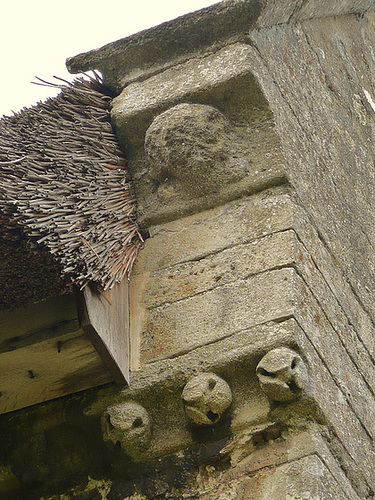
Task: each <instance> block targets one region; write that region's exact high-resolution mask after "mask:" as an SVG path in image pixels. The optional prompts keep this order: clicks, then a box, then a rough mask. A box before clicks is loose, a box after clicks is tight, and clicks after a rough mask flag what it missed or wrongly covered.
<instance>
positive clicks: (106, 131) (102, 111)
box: [0, 78, 142, 307]
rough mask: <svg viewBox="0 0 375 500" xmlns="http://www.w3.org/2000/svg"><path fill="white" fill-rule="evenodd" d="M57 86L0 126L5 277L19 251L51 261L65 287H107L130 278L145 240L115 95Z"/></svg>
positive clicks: (89, 85) (80, 83)
mask: <svg viewBox="0 0 375 500" xmlns="http://www.w3.org/2000/svg"><path fill="white" fill-rule="evenodd" d="M59 87H60V88H61V92H60V94H59V95H58V96H57V97H56V98H52V99H48V100H47V101H46V102H44V103H39V104H38V105H36V106H33V107H31V108H27V109H24V110H22V111H21V112H20V113H17V114H15V115H14V116H11V117H4V118H3V119H2V120H0V210H1V214H2V215H1V221H0V222H1V226H2V230H1V236H0V239H1V241H2V246H3V247H4V242H5V246H6V248H8V252H7V253H8V254H10V255H7V256H6V258H5V259H4V256H3V257H2V258H3V264H2V265H1V264H0V278H1V279H2V280H8V281H9V273H11V271H12V270H11V267H12V254H14V252H15V249H16V248H17V249H18V251H19V249H20V248H21V247H22V248H24V250H23V251H22V252H21V253H22V255H23V256H25V254H26V251H28V252H29V254H30V255H34V256H35V255H37V256H38V257H37V261H36V262H38V259H39V261H41V262H44V261H46V259H47V260H48V259H49V267H48V269H49V270H50V271H51V269H52V268H53V267H55V269H54V270H53V271H52V272H53V273H54V274H55V278H56V276H58V275H60V274H61V273H62V274H63V275H64V276H65V278H64V277H62V278H61V276H60V280H61V282H60V285H59V286H60V287H61V286H65V284H66V282H67V280H66V277H67V276H68V277H69V280H71V281H72V282H74V283H77V284H78V285H80V286H81V287H83V286H85V284H86V283H87V282H89V281H93V282H96V283H97V284H98V285H100V286H101V287H102V288H104V289H108V288H110V287H111V286H113V284H114V283H115V282H119V281H121V280H122V279H123V278H124V277H125V276H126V275H127V274H128V273H129V272H130V270H131V267H132V265H133V262H134V260H135V257H136V253H137V249H138V247H139V246H140V244H141V241H142V238H141V236H140V234H139V232H138V227H137V223H136V206H135V199H134V195H133V192H132V188H131V184H130V182H129V177H128V174H127V171H126V159H125V158H124V156H123V153H122V151H121V150H120V149H119V146H118V144H117V141H116V137H115V135H114V133H113V131H112V128H111V124H110V119H109V105H110V101H111V96H110V95H108V91H107V90H106V89H105V87H104V86H103V85H102V83H101V81H100V80H99V79H97V78H94V79H93V78H90V79H78V80H76V81H75V82H74V83H73V84H71V85H70V84H63V85H61V86H60V85H59ZM17 241H18V243H15V242H17ZM7 245H8V246H7ZM30 252H31V253H30ZM30 255H29V256H28V257H27V259H29V258H31V257H30ZM51 256H52V257H53V258H52V259H51V258H50V257H51ZM14 260H15V259H14ZM58 270H60V271H61V273H59V272H58ZM40 271H41V272H43V270H40ZM13 274H14V273H13ZM12 279H13V280H14V279H15V277H14V276H13V278H12ZM0 307H1V304H0Z"/></svg>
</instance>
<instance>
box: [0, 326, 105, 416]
mask: <svg viewBox="0 0 375 500" xmlns="http://www.w3.org/2000/svg"><path fill="white" fill-rule="evenodd" d="M111 380H112V378H111V375H110V373H109V371H108V369H107V367H106V366H105V365H104V364H103V362H102V360H101V359H100V357H99V355H98V353H97V352H96V351H95V349H94V347H93V345H92V344H91V342H90V341H89V340H88V339H87V338H86V336H85V334H84V333H83V331H82V330H78V331H77V332H72V333H67V334H65V335H60V336H57V337H53V338H49V339H47V340H44V341H43V342H37V343H34V344H31V345H28V346H25V347H21V348H19V349H15V350H12V351H8V352H4V353H1V354H0V413H7V412H10V411H14V410H18V409H20V408H24V407H26V406H30V405H33V404H36V403H42V402H43V401H48V400H50V399H54V398H57V397H60V396H65V395H67V394H72V393H74V392H78V391H82V390H84V389H89V388H91V387H95V386H98V385H102V384H105V383H107V382H110V381H111Z"/></svg>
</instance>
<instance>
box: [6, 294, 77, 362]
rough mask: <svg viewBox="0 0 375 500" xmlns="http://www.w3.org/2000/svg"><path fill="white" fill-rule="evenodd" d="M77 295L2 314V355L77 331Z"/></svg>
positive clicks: (62, 296) (49, 300) (63, 296)
mask: <svg viewBox="0 0 375 500" xmlns="http://www.w3.org/2000/svg"><path fill="white" fill-rule="evenodd" d="M78 328H79V322H78V313H77V307H76V301H75V297H74V294H72V293H71V294H66V295H60V296H59V297H53V298H51V299H48V300H43V301H41V302H37V303H36V304H31V305H30V306H28V307H21V308H19V309H15V310H13V311H4V312H1V313H0V353H1V352H6V351H10V350H14V349H17V348H19V347H24V346H26V345H30V344H35V343H37V342H41V341H43V340H46V339H48V338H51V337H56V336H58V335H63V334H65V333H70V332H74V331H76V330H78Z"/></svg>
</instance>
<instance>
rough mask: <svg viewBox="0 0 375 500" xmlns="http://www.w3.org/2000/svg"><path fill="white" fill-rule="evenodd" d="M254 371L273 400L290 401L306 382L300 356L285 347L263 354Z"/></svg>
mask: <svg viewBox="0 0 375 500" xmlns="http://www.w3.org/2000/svg"><path fill="white" fill-rule="evenodd" d="M256 373H257V376H258V378H259V382H260V384H261V386H262V389H263V391H264V392H265V393H266V394H267V396H268V397H269V398H270V399H271V400H275V401H291V400H292V399H294V398H296V397H297V396H298V395H299V394H300V393H301V391H303V390H304V389H305V388H306V387H307V384H308V373H307V369H306V366H305V364H304V362H303V360H302V358H301V356H300V355H299V354H297V353H296V352H294V351H292V350H291V349H288V348H287V347H279V348H277V349H273V350H272V351H269V352H268V353H267V354H266V355H265V356H263V358H262V359H261V360H260V362H259V364H258V366H257V369H256Z"/></svg>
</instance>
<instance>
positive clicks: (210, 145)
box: [145, 103, 250, 203]
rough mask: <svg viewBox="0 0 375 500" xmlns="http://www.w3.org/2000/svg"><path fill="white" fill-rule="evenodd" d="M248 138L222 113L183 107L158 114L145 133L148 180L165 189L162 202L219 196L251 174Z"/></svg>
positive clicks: (191, 106)
mask: <svg viewBox="0 0 375 500" xmlns="http://www.w3.org/2000/svg"><path fill="white" fill-rule="evenodd" d="M247 149H248V148H247V147H246V143H245V140H244V138H242V137H240V136H238V134H236V133H235V131H234V125H233V124H232V123H231V122H230V121H229V120H228V118H226V116H225V115H224V114H223V113H221V112H220V111H219V110H217V109H215V108H213V107H212V106H206V105H202V104H186V103H185V104H179V105H177V106H174V107H173V108H170V109H168V110H167V111H164V113H162V114H160V115H158V116H157V117H156V118H155V119H154V121H153V122H152V123H151V125H150V126H149V128H148V129H147V132H146V136H145V151H146V154H147V156H148V157H149V159H150V163H151V167H150V177H151V179H152V180H153V181H154V183H155V184H158V185H161V186H162V190H163V191H162V192H161V191H160V190H158V191H157V196H158V197H159V198H160V200H161V201H162V202H164V203H171V202H173V199H174V198H176V197H177V198H179V199H181V198H182V199H184V198H186V199H191V198H194V197H200V196H206V195H209V194H212V193H217V192H218V191H220V188H221V187H222V186H223V185H225V184H230V183H234V182H236V181H238V180H239V179H241V178H242V177H244V176H245V175H246V174H247V173H248V170H249V169H250V161H249V159H248V157H247V151H246V150H247Z"/></svg>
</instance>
